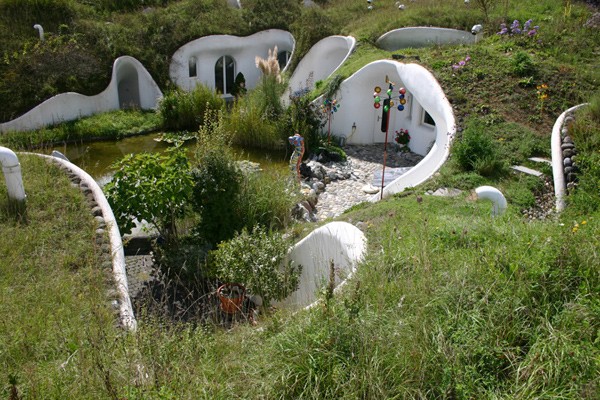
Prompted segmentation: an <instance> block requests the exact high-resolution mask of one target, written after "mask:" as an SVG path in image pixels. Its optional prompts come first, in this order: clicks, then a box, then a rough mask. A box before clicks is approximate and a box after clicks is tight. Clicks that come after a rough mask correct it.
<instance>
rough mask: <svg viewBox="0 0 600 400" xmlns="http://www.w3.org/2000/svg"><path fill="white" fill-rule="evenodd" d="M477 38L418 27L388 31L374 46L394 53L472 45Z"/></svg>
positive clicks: (462, 32) (445, 30)
mask: <svg viewBox="0 0 600 400" xmlns="http://www.w3.org/2000/svg"><path fill="white" fill-rule="evenodd" d="M478 38H479V36H478V35H473V34H472V33H471V32H467V31H460V30H457V29H448V28H432V27H420V26H418V27H410V28H399V29H394V30H393V31H389V32H387V33H385V34H383V35H381V36H380V37H379V39H377V41H376V42H375V44H376V45H377V47H380V48H382V49H383V50H387V51H396V50H400V49H405V48H408V47H412V48H419V47H428V46H436V45H437V46H440V45H457V44H472V43H475V42H476V41H477V39H478Z"/></svg>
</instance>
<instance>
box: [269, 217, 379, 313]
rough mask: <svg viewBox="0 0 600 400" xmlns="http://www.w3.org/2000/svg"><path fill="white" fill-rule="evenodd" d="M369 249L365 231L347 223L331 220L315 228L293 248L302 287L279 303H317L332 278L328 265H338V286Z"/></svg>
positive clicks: (292, 252)
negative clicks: (299, 270)
mask: <svg viewBox="0 0 600 400" xmlns="http://www.w3.org/2000/svg"><path fill="white" fill-rule="evenodd" d="M366 251H367V240H366V238H365V235H364V234H363V232H362V231H361V230H360V229H358V228H357V227H355V226H354V225H352V224H349V223H347V222H331V223H329V224H326V225H324V226H322V227H320V228H317V229H315V230H314V231H313V232H311V233H310V234H309V235H308V236H307V237H305V238H304V239H302V240H301V241H300V242H298V243H297V244H296V245H295V246H294V247H293V248H292V250H291V252H290V255H289V259H290V260H292V261H293V262H294V264H295V265H298V264H300V265H302V274H301V275H300V287H299V288H298V290H297V291H296V292H294V293H292V294H291V295H290V296H289V297H288V298H286V299H285V300H283V301H282V302H280V303H277V304H276V305H277V306H285V307H289V308H293V309H294V308H296V309H297V308H302V307H307V306H309V305H311V304H312V303H314V302H315V301H316V300H317V298H318V295H319V291H320V290H321V289H323V288H324V287H325V286H326V285H327V282H328V281H329V266H330V263H331V261H332V260H333V263H334V266H335V271H336V274H335V283H336V287H337V288H340V287H341V285H342V284H343V283H344V282H345V281H346V280H347V279H348V278H349V277H350V276H351V275H352V273H353V272H354V270H355V269H356V266H357V265H358V263H359V262H360V261H362V259H363V257H364V255H365V254H366Z"/></svg>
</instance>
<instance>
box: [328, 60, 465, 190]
mask: <svg viewBox="0 0 600 400" xmlns="http://www.w3.org/2000/svg"><path fill="white" fill-rule="evenodd" d="M386 76H388V77H389V79H390V80H391V81H393V82H395V83H396V85H395V86H394V93H393V96H395V97H397V95H398V90H399V89H400V88H401V87H404V88H405V89H406V99H407V104H406V105H405V109H404V111H398V110H397V108H396V107H397V105H398V100H397V99H394V102H395V105H394V107H392V109H391V110H390V122H389V131H388V142H389V143H393V142H394V132H395V131H396V130H399V129H401V128H403V129H408V131H409V133H410V136H411V140H410V143H409V147H410V149H411V150H412V151H413V152H415V153H418V154H421V155H425V157H424V158H423V160H422V161H421V162H420V163H419V164H417V165H416V166H415V167H413V168H412V169H411V170H410V171H409V172H407V173H406V174H404V175H402V176H401V177H400V178H398V179H396V180H395V181H393V182H391V183H390V184H388V185H387V186H386V187H385V190H384V196H387V195H389V194H393V193H397V192H399V191H402V190H404V189H405V188H406V187H411V186H416V185H418V184H420V183H422V182H423V181H425V180H426V179H427V178H429V177H430V176H431V175H432V174H433V173H434V172H435V171H437V170H438V169H439V168H440V167H441V166H442V164H443V163H444V162H445V161H446V159H447V158H448V154H449V145H450V142H451V140H452V138H453V137H454V134H455V131H456V127H455V120H454V113H453V111H452V107H451V105H450V103H449V102H448V99H447V98H446V96H445V94H444V92H443V90H442V88H441V87H440V85H439V83H438V82H437V80H436V79H435V77H434V76H433V75H432V74H431V73H430V72H429V71H427V70H426V69H425V68H423V67H422V66H420V65H417V64H403V63H399V62H396V61H392V60H379V61H374V62H372V63H370V64H367V65H366V66H364V67H363V68H361V69H360V70H359V71H357V72H356V73H355V74H354V75H352V76H351V77H350V78H348V79H346V80H345V81H344V82H342V84H341V86H340V90H339V92H338V93H339V96H338V100H339V102H340V104H341V107H340V108H339V109H338V112H336V113H334V114H333V118H332V121H331V132H332V134H333V135H336V136H343V137H346V143H348V144H362V145H364V144H373V143H383V142H384V141H385V133H384V132H381V116H382V110H381V108H379V109H375V108H374V107H373V89H374V87H375V86H380V87H381V88H382V93H383V95H382V96H381V97H382V99H383V98H384V97H386V94H385V91H386V90H387V84H386V83H385V77H386ZM316 101H317V102H320V101H322V100H321V99H317V100H316ZM425 112H427V113H428V114H429V115H430V116H431V118H432V119H433V121H434V122H435V126H433V125H429V124H426V123H424V122H423V117H424V113H425ZM353 124H356V131H355V132H354V133H352V125H353ZM382 150H383V149H382ZM388 150H389V151H392V149H391V148H388ZM382 159H383V151H382ZM379 196H380V195H379V194H378V195H377V196H376V197H377V199H379ZM374 198H375V197H374Z"/></svg>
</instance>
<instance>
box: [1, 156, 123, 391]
mask: <svg viewBox="0 0 600 400" xmlns="http://www.w3.org/2000/svg"><path fill="white" fill-rule="evenodd" d="M19 158H20V161H21V164H22V168H23V176H24V177H25V179H24V185H25V193H26V194H27V222H26V223H17V222H15V221H14V219H13V218H12V217H11V216H9V214H8V213H7V203H6V202H7V197H6V187H5V185H0V233H1V236H2V238H4V239H3V240H2V241H1V243H0V254H1V256H0V299H1V301H0V315H1V316H2V324H0V346H1V348H2V352H1V353H0V365H2V368H1V372H0V382H1V383H0V393H1V394H2V397H10V396H9V392H10V391H11V390H12V389H11V387H12V386H13V385H12V384H9V381H11V380H12V381H13V382H14V387H15V388H18V394H19V396H23V397H29V398H32V397H39V396H42V397H44V396H52V397H73V396H74V397H78V396H79V395H83V393H84V392H83V391H81V389H82V386H81V379H83V380H84V381H87V382H88V383H92V382H94V385H92V386H89V387H88V389H90V390H91V392H90V393H91V394H92V395H93V393H97V389H94V386H95V385H97V384H99V385H101V382H102V377H101V376H99V375H98V374H99V371H98V370H97V369H96V367H94V368H93V369H94V370H92V367H91V366H92V365H93V364H92V363H89V364H86V365H83V364H85V362H84V361H83V360H85V359H90V358H93V357H99V356H102V357H104V356H103V355H100V354H98V353H97V350H98V349H96V348H94V346H95V345H96V344H97V343H96V342H95V340H96V339H97V337H95V336H93V335H90V333H91V332H97V331H99V330H104V331H107V332H110V334H111V335H114V334H115V333H116V332H117V331H116V330H115V328H114V325H115V322H116V320H115V315H114V314H113V313H112V312H111V309H110V306H109V301H110V297H109V296H108V294H107V292H108V290H109V289H110V288H111V285H112V281H111V277H112V275H111V270H112V269H111V268H110V267H108V268H103V267H101V266H102V265H103V259H102V258H101V257H100V256H101V251H100V250H101V249H100V246H99V245H97V244H96V242H95V241H94V235H95V232H94V229H95V221H94V219H93V216H92V214H91V212H90V209H89V206H88V205H87V203H86V202H85V201H84V197H83V195H82V194H81V192H80V191H79V189H77V188H73V187H71V185H70V181H69V180H68V179H67V177H66V175H65V173H64V172H62V171H60V170H58V168H57V167H55V166H52V165H49V164H47V163H46V161H45V160H43V159H41V158H38V157H34V156H25V155H20V156H19ZM74 372H75V373H74ZM82 375H85V377H84V378H82ZM78 393H79V394H78ZM90 393H88V394H87V395H90ZM13 398H14V397H13Z"/></svg>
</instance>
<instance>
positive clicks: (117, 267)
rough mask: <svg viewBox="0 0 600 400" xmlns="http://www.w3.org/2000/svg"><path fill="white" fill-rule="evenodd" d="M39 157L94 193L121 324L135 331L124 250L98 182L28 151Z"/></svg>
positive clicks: (70, 165)
mask: <svg viewBox="0 0 600 400" xmlns="http://www.w3.org/2000/svg"><path fill="white" fill-rule="evenodd" d="M29 154H34V155H36V156H39V157H43V158H46V159H49V160H53V161H54V162H56V163H58V164H61V165H64V166H65V167H66V168H68V169H69V170H70V171H71V172H73V173H74V174H75V175H77V176H78V177H79V179H81V183H82V184H85V185H87V187H89V188H90V190H91V191H92V194H93V195H94V200H96V203H98V207H100V209H102V217H103V218H104V222H105V224H106V230H107V231H108V237H109V240H110V249H111V256H112V267H113V278H114V281H115V287H116V290H117V293H118V295H119V315H120V318H121V324H122V325H123V327H124V328H125V329H127V330H129V331H135V330H136V329H137V320H136V319H135V315H134V313H133V307H132V305H131V298H130V297H129V284H128V282H127V272H126V266H125V252H124V251H123V242H122V240H121V233H120V231H119V226H118V225H117V220H116V219H115V215H114V213H113V211H112V208H111V207H110V204H109V203H108V200H107V199H106V196H104V192H103V191H102V189H101V188H100V186H99V185H98V183H97V182H96V181H95V180H94V178H92V177H91V176H90V175H89V174H88V173H87V172H85V171H84V170H83V169H81V168H79V167H78V166H76V165H75V164H73V163H71V162H70V161H68V160H65V159H63V158H60V157H54V156H48V155H45V154H37V153H29Z"/></svg>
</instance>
